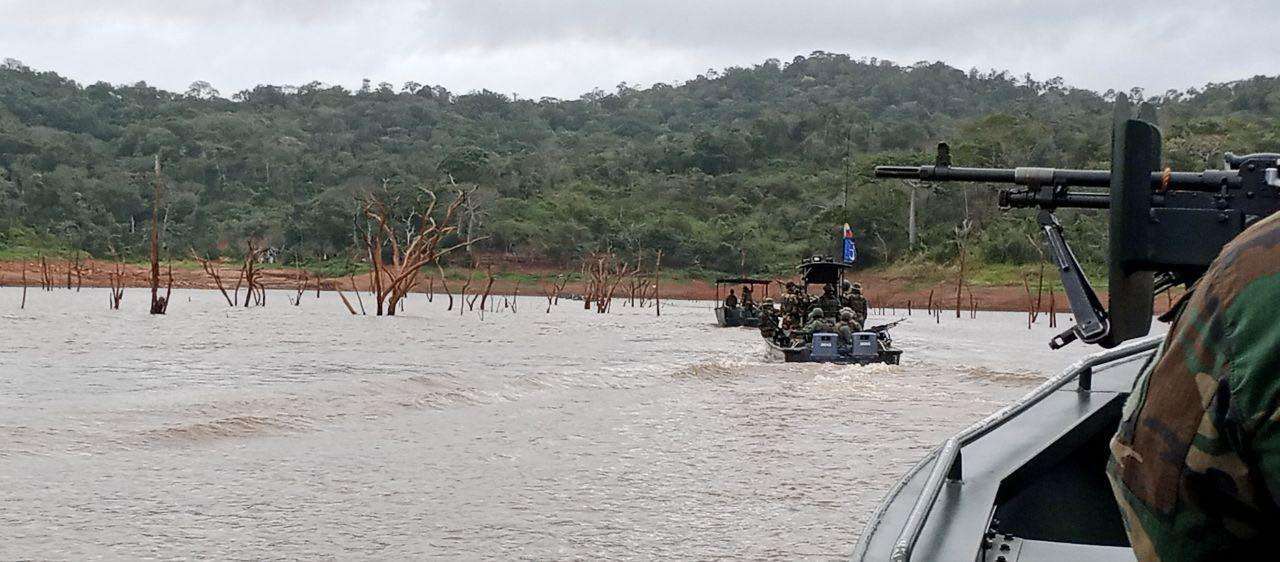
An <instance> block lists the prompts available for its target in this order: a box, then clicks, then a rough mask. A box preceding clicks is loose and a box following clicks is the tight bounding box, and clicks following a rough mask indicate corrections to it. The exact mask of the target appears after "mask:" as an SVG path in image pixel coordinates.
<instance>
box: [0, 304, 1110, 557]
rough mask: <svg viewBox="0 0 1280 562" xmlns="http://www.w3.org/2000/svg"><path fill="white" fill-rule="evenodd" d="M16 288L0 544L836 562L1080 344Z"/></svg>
mask: <svg viewBox="0 0 1280 562" xmlns="http://www.w3.org/2000/svg"><path fill="white" fill-rule="evenodd" d="M20 293H21V291H20V290H19V289H13V288H4V289H0V559H4V560H11V559H74V560H80V559H90V558H105V559H136V558H166V559H167V558H231V559H295V558H337V559H408V558H414V559H416V558H424V557H441V558H466V559H474V558H503V559H507V558H534V559H565V558H592V559H596V558H610V559H613V558H625V559H633V558H635V559H652V558H675V559H706V558H722V557H723V558H730V557H731V558H783V559H795V558H838V557H842V556H847V555H848V554H849V553H850V552H851V551H852V549H853V545H854V543H855V542H856V540H857V537H858V533H859V532H860V531H861V529H862V525H863V523H864V522H865V520H866V518H867V516H868V515H869V514H870V512H871V511H872V510H873V509H874V508H875V506H876V505H877V504H878V502H879V501H880V500H881V499H882V497H883V496H884V494H885V493H886V492H887V491H888V489H889V488H890V487H891V486H892V485H893V483H894V482H895V481H896V480H897V478H898V477H899V476H900V475H901V474H902V473H903V472H904V471H906V470H907V469H908V468H909V467H910V466H911V465H912V464H914V463H915V462H916V461H917V460H918V459H920V458H921V457H922V456H923V455H924V454H925V453H926V452H927V451H928V450H929V449H931V448H932V447H934V446H936V445H937V444H938V443H939V442H940V441H942V440H943V439H945V438H946V437H948V436H950V435H951V434H952V433H954V432H956V431H958V430H960V429H962V428H963V427H964V426H966V425H968V424H970V423H972V422H974V421H976V420H978V419H980V418H981V417H983V416H984V415H986V414H988V413H990V412H992V411H994V410H996V409H998V408H999V407H1000V406H1001V405H1003V404H1005V403H1007V402H1008V401H1010V400H1012V399H1014V398H1017V397H1018V396H1020V395H1022V394H1024V393H1026V392H1027V391H1028V390H1030V389H1031V388H1032V387H1034V386H1035V385H1036V384H1038V383H1040V382H1041V381H1042V380H1043V379H1044V377H1046V376H1048V375H1052V374H1056V373H1057V372H1058V371H1059V370H1061V369H1062V368H1063V367H1065V366H1066V365H1067V364H1069V363H1070V362H1071V361H1073V360H1075V359H1077V358H1078V357H1079V356H1080V355H1081V354H1082V353H1084V352H1085V351H1086V349H1085V348H1084V347H1082V346H1079V345H1078V344H1077V345H1076V346H1073V348H1074V349H1071V350H1070V351H1062V352H1051V351H1049V350H1048V348H1047V346H1046V345H1045V342H1046V341H1047V340H1048V339H1049V337H1050V336H1051V335H1052V334H1053V333H1056V331H1058V330H1051V329H1049V328H1048V327H1047V322H1046V321H1044V320H1043V319H1042V320H1041V322H1039V324H1038V325H1037V326H1036V327H1035V329H1032V330H1028V329H1027V326H1026V316H1025V315H1022V314H1003V313H989V312H982V313H979V315H978V318H977V319H969V318H968V316H967V313H966V315H965V318H963V319H956V318H955V317H954V315H953V313H949V314H944V315H943V317H942V319H941V322H940V323H935V321H934V320H933V319H932V318H930V317H928V316H925V315H924V314H922V313H921V312H920V311H916V312H915V314H914V315H913V316H911V317H910V319H909V320H908V321H907V322H906V323H904V324H902V325H901V326H899V327H898V328H897V329H896V330H895V331H894V335H895V337H896V339H897V343H898V346H899V347H901V348H903V349H905V350H906V352H905V354H904V355H903V364H902V365H900V366H884V365H878V366H868V367H857V366H847V367H841V366H828V365H816V364H784V363H782V362H781V361H780V359H775V358H772V357H770V356H769V354H768V352H767V348H766V347H765V345H764V344H763V342H762V341H761V339H760V337H759V335H758V332H756V331H754V330H747V329H722V328H717V327H715V326H714V315H713V313H712V311H711V309H710V308H709V305H708V304H706V303H694V302H665V303H663V307H662V317H661V318H657V317H655V315H654V311H653V309H652V308H646V309H636V308H627V307H625V306H617V308H616V310H615V311H614V312H613V313H610V314H605V315H600V314H593V313H589V312H586V311H584V310H582V308H581V304H580V303H575V302H569V301H562V302H561V304H560V305H559V306H558V307H555V308H553V309H552V311H551V313H550V314H547V313H545V312H544V311H545V309H546V301H545V300H544V299H540V298H538V299H535V298H525V299H521V302H520V305H519V313H518V314H513V313H511V312H510V311H501V312H494V313H487V314H485V315H484V318H483V319H482V318H480V316H479V314H478V313H476V312H468V313H466V314H464V315H459V314H458V312H457V311H456V310H455V311H453V312H447V311H446V310H445V303H446V302H447V299H446V298H445V297H443V296H437V297H436V298H435V300H434V302H427V300H426V298H425V297H423V296H421V295H414V296H413V297H411V298H410V299H409V301H408V303H407V308H406V310H405V312H404V313H402V314H401V315H400V316H397V317H392V318H376V317H373V316H351V315H349V314H348V313H347V312H346V310H345V308H343V306H342V304H341V302H340V301H339V300H338V298H337V296H336V295H334V294H331V293H325V294H324V295H323V296H322V297H321V298H319V299H317V298H315V297H314V295H307V296H305V297H304V298H303V300H302V303H301V306H297V307H295V306H290V305H289V304H288V303H287V302H286V293H284V292H272V293H271V295H270V297H269V299H268V306H267V307H266V308H250V309H244V308H236V309H230V308H228V307H227V306H226V305H225V303H224V302H222V297H221V296H220V295H219V294H218V293H216V292H209V291H188V290H182V291H177V292H175V294H174V298H173V301H174V302H173V303H172V304H171V305H170V311H169V315H168V316H159V317H152V316H149V315H147V314H146V310H145V308H146V294H145V292H144V291H142V290H129V291H127V293H126V295H125V298H124V303H123V309H122V310H119V311H111V310H108V307H107V293H106V291H105V290H89V289H86V290H84V291H81V292H79V293H76V292H72V291H66V290H60V291H55V292H52V293H47V292H39V291H36V290H31V291H29V293H28V295H27V306H26V309H25V310H19V308H18V304H19V300H20ZM366 299H367V296H366ZM366 304H367V303H366ZM901 315H902V314H901V313H899V316H901ZM1061 319H1062V320H1063V322H1064V324H1065V321H1066V317H1065V316H1064V317H1062V318H1061ZM875 321H876V318H874V317H873V319H872V322H873V323H874V322H875Z"/></svg>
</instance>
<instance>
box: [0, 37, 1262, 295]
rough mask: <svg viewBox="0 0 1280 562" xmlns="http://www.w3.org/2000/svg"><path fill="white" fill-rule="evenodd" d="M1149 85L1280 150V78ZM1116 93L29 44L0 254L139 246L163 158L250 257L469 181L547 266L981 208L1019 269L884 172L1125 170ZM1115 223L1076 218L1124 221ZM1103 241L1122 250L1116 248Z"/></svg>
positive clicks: (932, 243)
mask: <svg viewBox="0 0 1280 562" xmlns="http://www.w3.org/2000/svg"><path fill="white" fill-rule="evenodd" d="M1130 93H1131V94H1133V95H1136V96H1138V97H1140V98H1142V99H1146V100H1149V101H1152V102H1154V103H1156V104H1157V105H1158V106H1159V107H1160V109H1161V118H1162V120H1163V121H1164V125H1165V132H1166V141H1165V146H1166V159H1167V160H1168V161H1169V164H1170V165H1172V166H1173V167H1174V168H1175V169H1176V168H1187V169H1201V168H1204V167H1216V166H1217V162H1218V161H1219V160H1220V155H1221V153H1222V152H1224V151H1227V150H1234V151H1238V152H1256V151H1264V150H1266V151H1280V139H1278V138H1277V135H1280V132H1278V131H1280V128H1277V127H1276V124H1277V119H1278V118H1280V78H1278V77H1255V78H1250V79H1246V80H1241V81H1238V82H1232V83H1226V84H1210V85H1206V86H1204V87H1202V88H1198V89H1192V90H1188V91H1185V92H1179V91H1170V92H1166V93H1164V94H1160V95H1158V96H1150V95H1145V93H1144V92H1141V91H1133V92H1130ZM1114 97H1115V92H1105V93H1098V92H1093V91H1088V90H1082V89H1077V88H1072V87H1069V86H1067V85H1065V84H1064V83H1063V81H1062V79H1060V78H1054V79H1050V80H1047V81H1037V80H1035V79H1033V78H1032V77H1030V76H1025V77H1021V78H1019V77H1015V76H1012V75H1010V74H1009V73H1007V72H1000V71H988V72H981V71H978V70H976V69H975V70H969V71H967V72H966V71H962V70H959V69H956V68H952V67H949V66H947V65H945V64H942V63H916V64H913V65H909V66H903V65H899V64H895V63H892V62H889V61H884V60H877V59H860V60H856V59H852V58H850V57H848V56H846V55H840V54H831V53H823V52H815V53H813V54H811V55H809V56H798V57H795V59H793V60H791V61H788V62H785V63H784V62H780V61H777V60H768V61H764V62H763V63H760V64H758V65H755V66H752V67H749V68H740V67H733V68H727V69H724V70H721V71H708V72H707V73H706V74H704V75H701V76H698V77H696V78H693V79H691V80H688V81H686V82H684V83H682V84H677V85H668V84H654V85H652V86H649V87H645V88H641V87H637V86H634V85H628V84H625V83H624V84H620V85H618V86H617V88H616V90H615V91H613V92H604V91H600V90H596V91H593V92H589V93H587V94H585V95H583V96H582V97H581V98H579V99H575V100H558V99H550V98H544V99H538V100H533V99H518V98H514V97H512V96H507V95H505V94H500V93H495V92H491V91H487V90H481V91H477V92H469V93H466V94H455V93H453V92H450V91H448V90H447V89H445V88H443V87H440V86H426V85H423V84H419V83H415V82H410V83H406V84H404V85H402V86H400V87H396V86H394V85H392V84H388V83H381V84H376V85H374V84H372V83H370V82H367V81H366V85H365V86H364V87H362V88H361V89H359V90H357V91H349V90H346V89H344V88H342V87H338V86H329V85H325V84H320V83H318V82H313V83H309V84H304V85H300V86H270V85H262V86H258V87H255V88H253V89H251V90H245V91H241V92H236V93H234V94H233V95H231V96H230V97H229V98H227V97H223V96H222V94H221V93H220V92H219V91H218V90H217V89H216V87H215V85H211V84H209V83H207V82H195V83H193V84H192V85H191V86H190V88H188V89H187V91H185V92H183V93H177V92H168V91H164V90H160V89H157V88H154V87H152V86H150V85H148V84H146V83H145V82H139V83H137V84H132V85H111V84H106V83H96V84H91V85H87V86H85V85H81V84H78V83H76V82H75V81H73V80H69V79H67V78H64V77H62V76H59V75H58V74H56V73H54V72H49V71H39V70H33V69H31V68H28V67H26V66H24V65H22V64H21V63H20V62H17V61H13V60H6V61H5V63H4V65H3V66H0V245H3V244H4V239H5V238H4V233H14V232H19V231H21V232H30V233H35V234H38V235H40V236H46V237H53V238H56V239H59V240H62V241H64V242H65V243H66V244H67V245H69V246H73V247H76V248H81V249H84V250H87V251H89V252H92V253H95V254H102V253H104V252H106V251H107V249H108V248H109V247H114V248H118V249H119V250H120V251H121V252H124V253H139V252H140V251H141V249H142V245H143V241H144V240H145V239H146V231H145V229H146V228H148V226H147V224H146V223H147V221H146V220H145V218H146V217H147V216H148V213H149V208H150V201H151V195H150V188H149V184H148V181H149V178H148V176H147V175H146V172H147V171H148V170H149V169H150V165H151V162H152V159H153V158H154V156H155V155H157V154H159V155H160V158H161V160H162V162H163V163H164V166H165V176H166V179H167V181H168V185H169V191H168V194H167V195H166V200H165V207H164V211H163V213H164V220H163V225H164V226H163V228H164V234H165V240H166V244H167V245H168V246H169V247H170V248H171V249H172V251H173V253H174V254H175V255H182V254H185V253H186V249H187V248H188V247H191V248H194V249H196V250H197V251H198V252H201V253H206V254H211V255H216V254H218V253H219V252H223V253H237V252H238V251H239V250H238V249H237V248H238V247H239V244H240V242H241V241H243V240H245V239H248V238H254V239H257V240H263V241H265V242H266V243H268V244H270V245H272V246H273V247H276V248H278V249H279V250H280V251H281V252H283V253H284V255H287V256H294V257H298V258H306V259H310V258H328V257H333V256H339V255H344V254H346V253H348V252H350V251H351V249H352V248H354V247H356V246H357V244H356V242H355V241H356V240H357V239H358V236H359V232H358V230H359V229H360V228H362V227H361V225H360V203H359V201H361V200H362V196H363V194H365V193H367V192H369V191H371V190H385V191H387V192H389V193H391V194H392V195H393V196H394V195H395V194H401V195H403V196H405V197H411V196H412V194H414V193H417V192H418V190H419V189H420V188H423V187H426V188H439V187H442V186H449V185H453V184H455V183H456V184H457V185H460V186H464V187H466V188H468V189H470V188H473V187H474V188H475V190H476V191H475V193H474V201H472V205H470V209H471V210H472V211H473V212H472V213H470V215H471V216H470V217H469V218H468V219H467V224H466V232H465V234H466V235H467V236H472V235H477V236H478V235H486V236H488V238H487V239H486V240H485V241H483V242H482V245H483V247H484V248H483V249H485V250H487V251H491V252H504V253H508V254H512V255H515V256H518V257H520V258H522V259H534V260H549V261H564V260H568V259H570V258H571V257H574V256H578V255H581V254H582V253H583V252H587V251H598V250H606V249H609V250H613V251H616V252H619V253H624V254H625V253H629V252H631V253H634V252H639V251H654V250H662V251H663V255H664V256H665V257H664V261H666V262H667V263H670V264H672V265H674V266H683V267H701V268H706V269H711V270H716V271H724V272H738V271H739V270H742V269H745V270H751V271H768V270H774V271H779V270H782V269H786V268H788V267H789V265H791V264H792V263H793V262H794V261H795V260H796V259H797V258H799V257H801V256H804V255H807V254H813V253H835V251H836V232H837V230H836V229H837V228H838V227H839V226H840V225H841V224H842V223H844V222H846V221H847V222H849V223H850V224H851V225H852V226H853V228H854V231H855V233H856V234H857V236H858V239H859V243H860V251H859V254H860V256H861V257H862V258H863V259H864V260H865V261H866V262H867V263H875V262H878V261H883V260H886V259H900V258H904V257H917V258H923V259H929V260H940V261H945V260H948V259H950V258H951V256H952V254H954V252H955V248H954V244H953V243H952V237H953V234H952V233H953V228H954V227H955V226H956V225H957V224H959V223H960V222H961V221H962V220H963V219H965V218H969V219H971V220H972V221H973V222H974V224H975V225H976V226H975V231H974V232H976V236H977V238H976V240H977V242H978V248H979V250H980V251H981V254H982V257H984V258H985V259H987V260H990V261H1005V262H1015V263H1016V262H1020V261H1027V260H1031V259H1036V256H1038V253H1037V251H1036V249H1035V248H1034V246H1033V245H1032V243H1031V242H1030V241H1028V240H1027V239H1026V233H1029V232H1033V230H1034V227H1033V225H1032V224H1031V221H1029V220H1027V217H1026V216H1024V215H1019V214H1017V213H1014V214H1013V216H1009V215H1003V214H1001V213H999V212H998V211H997V210H996V209H995V197H994V195H992V194H990V193H989V192H987V191H986V190H985V189H982V188H979V187H970V188H954V189H952V188H948V189H939V190H936V191H935V190H926V191H923V192H921V193H920V199H919V202H918V203H919V205H918V217H919V218H918V220H919V224H920V236H919V240H918V241H917V243H916V245H915V247H911V246H910V245H909V243H908V240H907V232H906V226H905V225H906V215H907V195H906V194H905V192H904V191H903V190H902V189H900V187H901V186H900V185H898V184H896V182H874V181H872V179H871V178H870V174H869V171H870V168H871V167H872V166H874V165H876V164H882V163H889V162H894V163H916V162H919V163H924V162H929V161H931V160H932V147H933V146H934V144H935V143H936V142H938V141H939V140H944V139H945V140H950V141H951V144H952V151H953V155H954V161H955V162H956V165H971V166H1014V165H1045V166H1048V165H1052V166H1067V167H1097V168H1105V167H1106V166H1107V159H1108V151H1109V149H1108V143H1109V126H1110V119H1111V118H1110V115H1111V101H1112V100H1113V99H1114ZM846 188H847V190H848V193H849V198H848V206H847V207H846V206H843V205H842V203H843V193H844V191H845V190H846ZM405 220H406V221H410V222H411V221H412V220H414V219H413V217H406V218H405ZM1102 220H1103V219H1102V218H1101V217H1098V216H1096V214H1093V215H1091V214H1087V213H1078V214H1075V215H1068V216H1067V217H1065V220H1064V222H1066V223H1067V224H1068V227H1069V228H1073V229H1077V230H1080V231H1083V232H1087V233H1095V234H1098V235H1099V236H1101V233H1102V232H1103V229H1102V222H1101V221H1102ZM1081 246H1082V248H1083V249H1082V248H1077V251H1078V252H1080V253H1081V254H1083V255H1082V256H1081V257H1082V259H1086V260H1099V259H1101V258H1102V254H1101V252H1102V251H1103V248H1105V246H1106V245H1105V243H1104V242H1099V243H1096V244H1082V245H1081Z"/></svg>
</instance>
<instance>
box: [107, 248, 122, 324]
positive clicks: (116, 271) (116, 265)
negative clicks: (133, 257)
mask: <svg viewBox="0 0 1280 562" xmlns="http://www.w3.org/2000/svg"><path fill="white" fill-rule="evenodd" d="M111 257H112V263H111V265H112V271H110V272H108V273H107V280H108V281H109V282H110V284H111V293H110V295H109V296H110V301H109V302H108V304H109V305H110V306H111V310H120V301H121V300H123V299H124V263H123V262H121V261H120V255H119V254H117V253H116V249H115V246H112V247H111Z"/></svg>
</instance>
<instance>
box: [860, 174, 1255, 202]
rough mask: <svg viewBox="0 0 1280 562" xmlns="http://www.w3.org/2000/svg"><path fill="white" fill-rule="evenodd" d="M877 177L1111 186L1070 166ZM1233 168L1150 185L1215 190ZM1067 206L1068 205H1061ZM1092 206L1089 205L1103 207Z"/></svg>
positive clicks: (1155, 179) (1231, 178)
mask: <svg viewBox="0 0 1280 562" xmlns="http://www.w3.org/2000/svg"><path fill="white" fill-rule="evenodd" d="M875 175H876V177H878V178H896V179H910V180H920V181H936V182H952V181H955V182H980V183H1008V184H1016V185H1023V186H1028V187H1040V186H1044V185H1052V186H1062V187H1110V186H1111V172H1110V171H1108V170H1072V169H1067V168H1033V167H1019V168H960V167H952V166H876V170H875ZM1239 176H1240V174H1239V172H1237V171H1236V170H1205V171H1203V172H1153V173H1152V174H1151V186H1152V188H1156V189H1180V190H1186V191H1218V190H1219V189H1222V187H1223V186H1226V185H1236V184H1238V183H1239V181H1240V178H1239ZM1062 206H1068V205H1062ZM1105 207H1106V206H1105V205H1103V206H1101V207H1091V208H1105Z"/></svg>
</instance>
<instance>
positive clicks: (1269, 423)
mask: <svg viewBox="0 0 1280 562" xmlns="http://www.w3.org/2000/svg"><path fill="white" fill-rule="evenodd" d="M1278 303H1280V220H1277V217H1276V216H1272V217H1271V218H1268V219H1267V220H1264V221H1263V222H1262V223H1260V224H1258V225H1255V226H1254V227H1252V228H1250V229H1249V230H1247V231H1246V232H1245V233H1243V234H1241V235H1240V236H1239V237H1238V238H1237V239H1236V240H1235V241H1233V242H1232V243H1231V244H1229V245H1228V246H1227V247H1226V248H1224V249H1223V252H1222V254H1221V255H1220V256H1219V258H1218V259H1217V260H1216V261H1215V262H1214V264H1213V265H1212V266H1210V268H1209V271H1208V272H1207V273H1206V274H1205V276H1204V277H1203V278H1202V279H1201V280H1200V282H1199V283H1198V284H1197V286H1196V287H1195V289H1194V290H1193V291H1192V292H1191V293H1190V294H1189V295H1188V296H1187V297H1186V299H1185V301H1184V303H1183V305H1184V306H1183V308H1182V311H1181V312H1180V313H1179V314H1178V317H1177V318H1176V320H1175V321H1174V324H1173V325H1172V326H1171V327H1170V330H1169V335H1168V337H1167V338H1166V340H1165V342H1164V345H1163V346H1162V347H1161V350H1160V352H1159V359H1158V360H1156V361H1155V362H1154V363H1153V364H1152V365H1151V366H1150V367H1149V368H1148V369H1147V370H1146V371H1145V373H1144V374H1143V376H1142V377H1141V378H1140V379H1139V381H1138V382H1137V384H1136V386H1135V388H1134V392H1133V394H1132V395H1130V397H1129V400H1128V402H1127V403H1126V405H1125V413H1124V419H1123V421H1122V423H1121V426H1120V429H1119V431H1118V433H1117V435H1116V437H1115V439H1113V440H1112V443H1111V452H1112V457H1111V461H1110V463H1109V464H1108V475H1109V477H1110V478H1111V481H1112V486H1113V488H1114V489H1115V493H1116V498H1117V500H1118V501H1119V504H1120V508H1121V512H1122V514H1123V515H1124V519H1125V524H1126V527H1127V528H1128V531H1129V537H1130V541H1131V543H1132V544H1133V547H1134V550H1135V552H1136V553H1137V554H1138V557H1139V559H1140V560H1163V561H1165V562H1168V561H1172V560H1221V559H1226V558H1225V557H1226V556H1230V555H1236V554H1249V553H1251V552H1254V549H1256V548H1258V547H1259V546H1260V543H1261V541H1264V540H1267V541H1269V540H1273V538H1274V536H1273V535H1271V534H1270V533H1269V531H1280V509H1277V500H1276V498H1277V497H1280V422H1278V421H1277V408H1278V406H1280V318H1278V317H1277V312H1280V310H1278V309H1277V307H1276V306H1277V304H1278Z"/></svg>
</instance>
